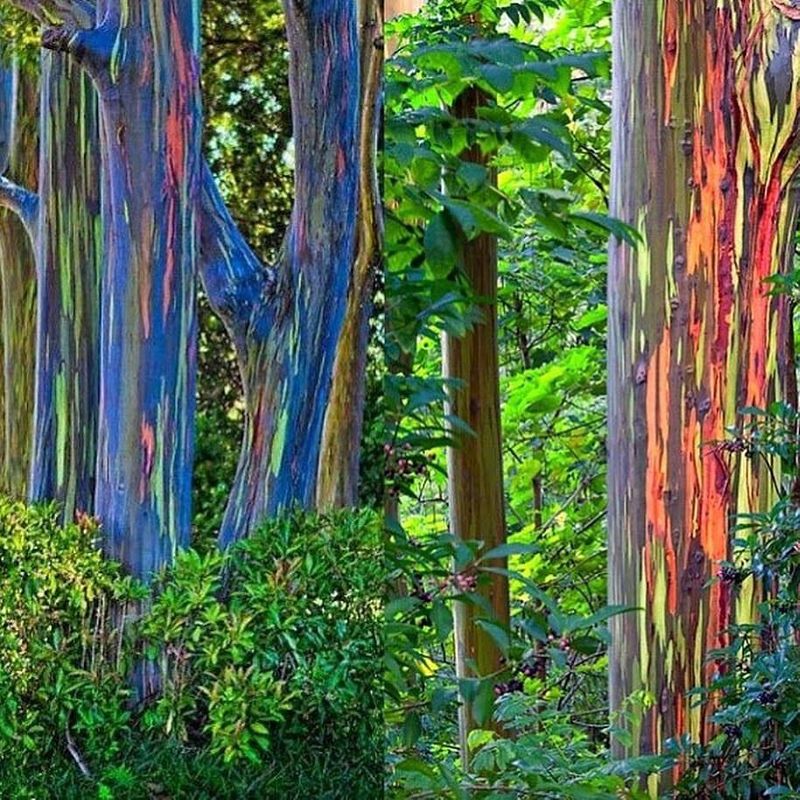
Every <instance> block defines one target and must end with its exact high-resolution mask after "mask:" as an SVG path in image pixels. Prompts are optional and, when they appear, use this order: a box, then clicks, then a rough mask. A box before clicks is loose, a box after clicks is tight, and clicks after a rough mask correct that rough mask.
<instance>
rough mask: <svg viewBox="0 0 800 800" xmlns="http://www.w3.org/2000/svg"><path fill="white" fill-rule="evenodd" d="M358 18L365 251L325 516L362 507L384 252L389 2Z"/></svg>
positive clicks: (353, 288) (339, 365) (324, 464)
mask: <svg viewBox="0 0 800 800" xmlns="http://www.w3.org/2000/svg"><path fill="white" fill-rule="evenodd" d="M358 11H359V16H358V30H359V35H360V37H361V41H362V43H363V44H362V47H361V75H362V80H361V85H360V91H361V119H360V130H359V152H358V160H359V176H358V229H357V246H356V255H355V259H354V263H353V267H352V270H351V274H350V286H349V289H348V293H347V307H346V309H345V314H344V322H343V324H342V330H341V333H340V334H339V341H338V343H337V346H336V357H335V361H334V365H333V375H332V378H331V389H330V397H329V399H328V404H327V408H326V411H325V424H324V427H323V434H322V444H321V446H320V455H319V459H318V468H317V472H318V476H317V507H318V508H320V509H329V508H341V507H344V506H354V505H356V503H357V502H358V476H359V472H360V470H359V463H360V458H359V456H360V454H361V434H362V431H363V423H364V402H365V398H366V389H367V382H366V369H367V348H368V345H369V321H370V317H371V316H372V310H373V307H374V303H373V298H374V292H375V278H376V274H377V269H378V266H379V263H380V258H381V251H382V246H381V240H382V236H383V215H382V209H381V196H380V189H379V187H378V171H377V164H376V157H377V152H378V131H379V129H380V121H381V120H380V116H381V109H382V105H381V102H380V92H381V80H382V75H383V53H382V51H381V49H380V46H379V45H380V36H381V32H382V30H383V22H382V19H381V13H382V8H381V3H379V2H378V0H362V2H360V3H359V4H358ZM370 45H371V46H370Z"/></svg>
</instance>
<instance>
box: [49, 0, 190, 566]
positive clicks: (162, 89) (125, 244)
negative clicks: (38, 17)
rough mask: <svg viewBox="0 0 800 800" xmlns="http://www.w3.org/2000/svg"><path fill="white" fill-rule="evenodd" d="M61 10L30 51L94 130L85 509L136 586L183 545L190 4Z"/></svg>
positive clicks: (130, 1) (116, 0) (186, 525)
mask: <svg viewBox="0 0 800 800" xmlns="http://www.w3.org/2000/svg"><path fill="white" fill-rule="evenodd" d="M34 5H37V6H39V7H40V8H41V7H42V6H47V3H45V2H41V3H34ZM66 5H67V6H69V7H70V8H71V9H72V10H73V19H65V20H64V21H65V24H63V25H61V26H58V27H54V28H46V29H45V32H44V37H43V43H44V45H45V47H47V48H48V49H51V50H56V51H64V52H66V53H68V54H69V55H70V56H71V57H72V58H73V59H74V60H75V61H76V62H77V63H78V64H80V65H81V66H82V67H83V68H84V69H85V70H86V71H87V73H88V74H89V75H90V76H91V78H92V79H93V80H94V83H95V86H96V88H97V91H98V93H99V99H100V114H101V119H102V122H101V130H102V147H101V149H102V169H103V183H104V190H105V201H104V203H103V204H102V206H103V207H102V209H101V216H102V220H103V229H104V252H105V263H104V265H103V277H102V285H101V294H100V297H101V301H100V320H101V328H100V355H99V374H100V387H99V397H100V401H99V409H98V432H97V462H96V463H97V467H96V470H97V471H96V478H95V480H96V485H95V507H94V511H95V514H96V515H97V516H98V517H99V519H100V521H101V523H102V525H103V533H104V542H105V547H106V551H107V553H108V554H109V555H110V556H111V557H113V558H115V559H117V560H119V561H121V562H122V563H123V564H124V565H125V566H126V567H127V568H128V569H129V570H130V571H131V573H132V574H134V575H136V576H138V577H140V578H143V579H145V580H148V579H149V578H150V577H151V576H152V575H153V573H154V572H155V571H156V570H157V569H159V568H160V567H161V566H162V565H164V564H165V563H168V562H169V561H171V560H172V558H173V557H174V555H175V553H176V551H177V550H178V549H179V548H181V547H184V546H186V545H188V542H189V537H190V527H191V478H192V458H193V450H194V448H193V423H194V404H195V381H196V313H195V277H196V270H197V259H198V251H199V209H200V197H201V175H202V172H201V154H200V145H201V129H202V113H201V97H200V71H199V49H200V48H199V13H200V12H199V4H198V3H186V2H182V0H163V1H162V0H107V1H106V2H105V3H103V4H101V6H99V7H98V9H97V23H96V24H95V25H94V26H92V27H82V26H81V25H82V22H81V20H80V19H78V17H79V16H80V13H79V12H80V11H81V10H82V8H83V7H84V6H86V5H87V4H85V3H81V2H78V3H67V4H66ZM45 11H46V9H45ZM62 19H63V17H62ZM90 21H91V20H90Z"/></svg>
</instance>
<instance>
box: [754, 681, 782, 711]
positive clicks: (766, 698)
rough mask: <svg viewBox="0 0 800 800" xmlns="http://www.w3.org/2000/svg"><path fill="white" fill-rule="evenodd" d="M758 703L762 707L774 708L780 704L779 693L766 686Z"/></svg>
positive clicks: (759, 696) (759, 695)
mask: <svg viewBox="0 0 800 800" xmlns="http://www.w3.org/2000/svg"><path fill="white" fill-rule="evenodd" d="M756 701H757V702H758V703H760V704H761V705H762V706H774V705H775V704H776V703H777V702H778V693H777V692H776V691H775V690H774V689H773V688H772V687H771V686H770V685H769V684H765V686H764V688H763V689H762V690H761V691H760V692H759V693H758V697H756Z"/></svg>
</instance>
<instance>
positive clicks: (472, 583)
mask: <svg viewBox="0 0 800 800" xmlns="http://www.w3.org/2000/svg"><path fill="white" fill-rule="evenodd" d="M450 581H451V583H452V584H453V588H454V589H455V590H456V591H457V592H474V591H475V590H476V589H477V588H478V578H477V576H476V575H474V574H472V573H469V572H459V573H457V574H456V575H453V577H452V578H451V579H450Z"/></svg>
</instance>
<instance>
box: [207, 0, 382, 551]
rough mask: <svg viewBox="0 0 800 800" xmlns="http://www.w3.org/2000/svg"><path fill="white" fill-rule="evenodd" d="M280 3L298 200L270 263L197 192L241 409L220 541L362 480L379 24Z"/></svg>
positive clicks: (342, 10) (331, 4) (210, 287)
mask: <svg viewBox="0 0 800 800" xmlns="http://www.w3.org/2000/svg"><path fill="white" fill-rule="evenodd" d="M285 10H286V22H287V35H288V40H289V53H290V59H289V76H290V77H289V81H290V88H291V94H292V114H293V121H294V131H295V154H296V155H295V205H294V210H293V213H292V218H291V222H290V226H289V231H288V233H287V236H286V240H285V243H284V248H283V255H282V258H281V260H280V263H279V264H278V265H277V267H276V268H275V269H270V268H267V267H265V266H263V265H262V264H260V262H259V261H258V259H257V258H256V257H255V256H254V255H253V253H252V252H251V251H250V249H249V248H248V247H247V245H246V243H245V242H244V240H243V239H242V237H241V235H240V234H239V233H238V231H236V229H235V226H234V225H233V222H232V220H231V218H230V215H229V214H228V212H227V211H226V209H225V207H224V205H223V204H222V201H221V198H220V197H219V193H218V192H217V190H216V187H215V186H214V184H213V180H212V179H211V178H210V177H208V178H207V180H206V191H205V197H204V207H205V209H206V210H205V218H204V224H203V236H202V257H203V277H204V283H205V286H206V290H207V292H208V295H209V299H210V301H211V303H212V306H213V307H214V309H215V310H216V311H217V313H219V315H220V316H221V318H222V319H223V320H224V322H225V323H226V326H227V328H228V330H229V332H230V334H231V337H232V339H233V342H234V345H235V347H236V351H237V354H238V358H239V364H240V368H241V370H242V375H243V385H244V392H245V404H246V409H247V418H246V424H245V436H244V443H243V447H242V455H241V458H240V462H239V467H238V470H237V474H236V479H235V483H234V487H233V490H232V492H231V497H230V500H229V503H228V508H227V511H226V515H225V519H224V521H223V525H222V530H221V533H220V544H221V546H223V547H225V546H227V545H229V544H230V543H231V542H233V541H235V540H236V539H239V538H242V537H244V536H247V534H248V533H249V532H250V530H252V528H253V527H254V526H255V525H257V524H258V523H259V522H260V521H261V520H262V519H263V518H265V517H267V516H269V515H271V514H274V513H275V512H277V511H278V510H280V509H282V508H286V507H288V506H291V505H299V506H303V507H306V508H310V507H315V506H316V505H317V504H318V503H320V504H322V505H331V504H338V503H339V502H349V501H350V500H351V499H352V498H353V496H354V491H355V486H356V483H355V482H356V480H357V478H356V475H357V471H356V473H355V474H354V475H352V476H347V477H340V476H338V474H337V470H338V469H345V470H349V471H350V472H351V473H352V472H353V470H354V465H355V468H356V470H357V456H354V452H355V451H356V450H357V447H358V444H357V440H358V439H359V438H360V437H359V430H360V419H361V417H360V414H361V410H363V392H362V390H361V389H360V388H358V384H359V383H362V382H363V381H364V374H363V369H364V352H365V351H364V348H365V345H366V342H365V324H366V319H367V318H368V315H369V307H370V301H369V298H368V295H369V286H370V283H371V273H372V270H373V268H374V259H375V256H374V252H373V248H374V247H375V242H376V241H377V238H376V236H375V233H374V232H373V231H374V227H373V226H374V223H375V219H374V217H375V211H374V208H375V206H374V199H373V198H372V194H373V193H374V185H375V183H374V177H373V175H372V170H373V167H374V158H373V155H372V153H373V149H374V142H375V134H374V131H372V130H370V128H371V127H372V126H374V125H375V124H376V114H375V111H374V109H373V108H369V107H368V105H369V104H372V103H377V99H378V92H377V90H376V87H374V86H371V85H369V84H371V83H372V82H374V81H377V79H378V77H379V70H378V69H377V68H376V67H375V60H374V57H373V56H370V55H369V52H370V51H371V50H373V49H375V41H374V38H373V37H375V36H376V26H377V25H378V24H379V19H378V17H377V7H376V6H373V5H371V4H367V5H362V4H361V3H355V2H352V0H287V1H286V3H285ZM368 193H369V195H370V196H369V197H368V196H367V194H368ZM361 213H369V214H370V215H372V217H373V221H372V223H368V222H367V221H366V220H365V219H363V218H362V217H360V214H361ZM206 222H207V223H208V224H206ZM365 226H367V227H369V229H370V232H368V230H367V227H365ZM351 320H352V324H351ZM351 370H352V372H351ZM346 426H349V427H346ZM337 437H345V438H348V437H349V442H346V443H340V442H337V441H336V439H337ZM337 464H338V465H339V466H337Z"/></svg>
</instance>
